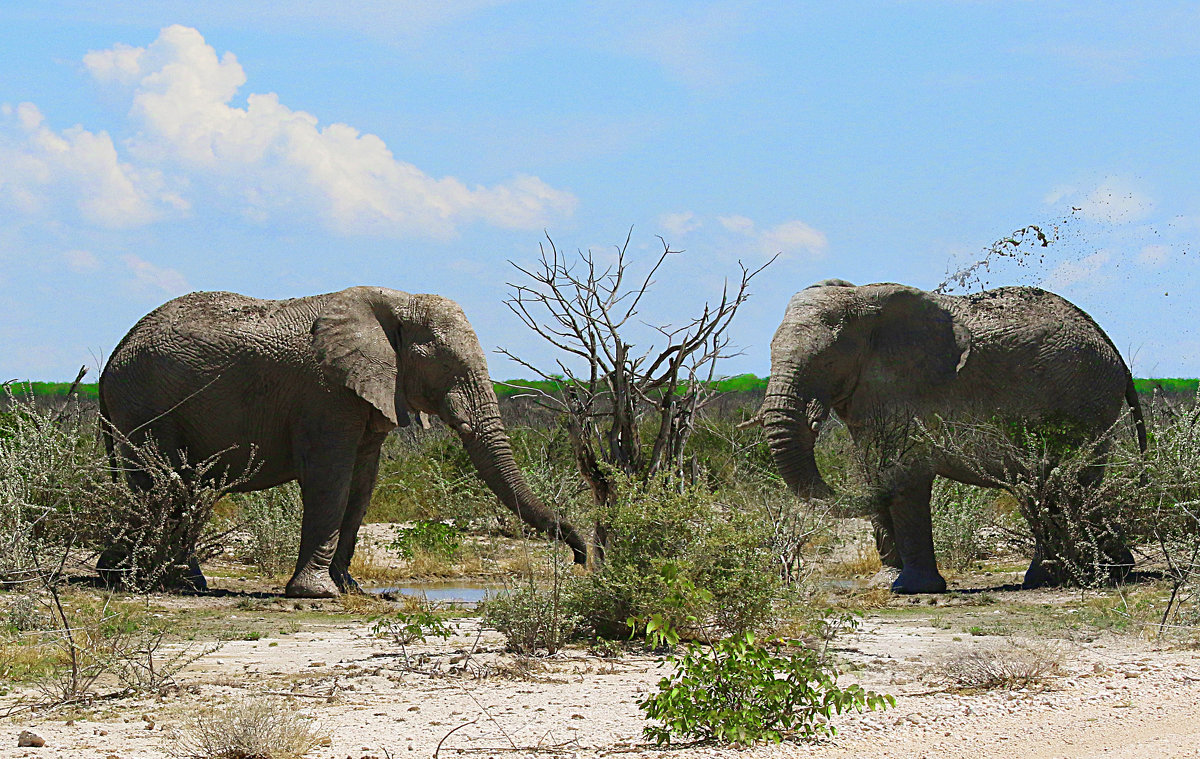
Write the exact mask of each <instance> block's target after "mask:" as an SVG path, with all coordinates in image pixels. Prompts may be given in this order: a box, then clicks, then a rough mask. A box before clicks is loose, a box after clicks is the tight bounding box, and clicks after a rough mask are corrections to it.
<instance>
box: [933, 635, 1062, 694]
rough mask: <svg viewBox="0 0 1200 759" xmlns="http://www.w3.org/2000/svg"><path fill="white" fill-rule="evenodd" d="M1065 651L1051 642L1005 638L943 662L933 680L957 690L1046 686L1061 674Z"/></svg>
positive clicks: (934, 673)
mask: <svg viewBox="0 0 1200 759" xmlns="http://www.w3.org/2000/svg"><path fill="white" fill-rule="evenodd" d="M1064 658H1065V657H1064V654H1063V650H1062V648H1061V646H1060V645H1059V644H1058V643H1056V642H1054V641H1046V640H1026V641H1022V642H1017V641H1014V640H1008V641H1005V642H1004V644H1003V645H1000V646H988V647H984V648H978V649H975V650H973V651H970V652H968V653H967V654H964V655H963V656H961V657H959V658H956V659H951V660H950V661H947V662H945V663H944V664H943V665H941V667H940V668H938V669H937V670H936V671H934V672H933V673H932V679H934V680H936V681H940V682H942V683H945V684H946V685H948V686H949V687H951V688H954V689H957V690H974V691H977V690H1017V689H1019V688H1036V687H1045V686H1047V685H1049V683H1050V682H1051V681H1052V680H1054V679H1055V678H1057V677H1059V676H1061V675H1062V674H1063V660H1064Z"/></svg>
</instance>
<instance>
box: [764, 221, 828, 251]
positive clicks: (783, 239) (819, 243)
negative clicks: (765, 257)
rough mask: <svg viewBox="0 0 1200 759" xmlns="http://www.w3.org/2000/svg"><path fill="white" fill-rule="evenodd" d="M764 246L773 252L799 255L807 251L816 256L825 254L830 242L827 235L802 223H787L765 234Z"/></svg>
mask: <svg viewBox="0 0 1200 759" xmlns="http://www.w3.org/2000/svg"><path fill="white" fill-rule="evenodd" d="M760 239H761V241H762V246H763V247H764V248H766V249H768V250H770V251H772V252H781V253H799V252H801V251H805V252H808V253H812V254H814V255H819V254H821V253H824V252H825V248H826V247H828V245H829V241H828V240H827V239H826V238H825V233H823V232H820V231H818V230H816V229H813V228H812V227H810V226H809V225H807V224H805V223H804V222H802V221H799V220H794V221H785V222H784V223H782V224H780V225H779V226H776V227H772V228H771V229H768V230H767V231H765V232H763V233H762V235H761V237H760Z"/></svg>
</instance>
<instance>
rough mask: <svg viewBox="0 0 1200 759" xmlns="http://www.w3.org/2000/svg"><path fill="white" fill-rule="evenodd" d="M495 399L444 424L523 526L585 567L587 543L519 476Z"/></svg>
mask: <svg viewBox="0 0 1200 759" xmlns="http://www.w3.org/2000/svg"><path fill="white" fill-rule="evenodd" d="M494 397H495V396H494V395H493V396H492V398H493V399H487V400H484V402H483V403H482V404H480V405H482V407H483V410H482V411H479V410H476V411H475V412H473V413H468V414H464V415H462V416H459V415H457V414H451V415H450V416H451V417H452V418H451V419H446V421H447V423H449V424H450V425H451V426H452V427H453V428H454V429H456V430H457V431H458V433H459V436H460V437H461V438H462V441H463V446H464V447H465V448H466V449H467V454H468V455H469V456H470V458H471V463H472V464H474V465H475V468H476V469H477V470H478V472H479V476H480V477H481V478H482V479H483V481H484V482H485V483H486V484H487V486H488V487H489V488H491V490H492V492H493V493H495V494H496V496H497V497H498V498H499V499H500V502H501V503H503V504H504V505H505V506H506V507H508V508H509V509H510V510H511V511H512V512H513V513H514V514H516V515H517V516H518V517H520V518H521V520H522V521H524V522H525V523H526V524H529V525H531V526H533V527H534V528H536V529H538V530H540V531H542V532H544V533H545V534H547V535H549V536H551V537H552V538H556V539H558V540H562V541H564V542H566V544H567V545H569V546H570V547H571V550H572V551H573V552H574V554H575V563H576V564H586V563H587V542H586V541H585V540H584V539H583V538H582V537H581V536H580V534H579V533H578V531H576V529H575V527H574V526H572V525H571V524H570V523H569V522H567V521H565V520H564V519H562V517H561V516H560V515H559V514H556V513H555V512H554V511H553V510H552V509H550V508H549V507H547V506H546V504H544V503H543V502H542V501H541V499H539V498H538V497H537V496H536V495H534V494H533V491H532V490H530V488H529V485H528V484H527V483H526V482H525V479H524V478H523V477H522V476H521V472H520V470H519V469H518V468H517V462H516V460H515V459H514V458H513V453H512V447H511V446H510V445H509V442H508V434H507V433H506V432H505V430H504V426H503V424H501V422H500V408H499V404H498V403H497V402H496V401H495V400H494ZM473 405H474V404H473ZM477 408H478V407H477ZM453 417H457V418H458V420H456V419H454V418H453ZM463 421H465V422H466V424H465V425H464V423H463Z"/></svg>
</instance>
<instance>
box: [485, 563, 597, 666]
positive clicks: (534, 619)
mask: <svg viewBox="0 0 1200 759" xmlns="http://www.w3.org/2000/svg"><path fill="white" fill-rule="evenodd" d="M569 606H570V605H569V603H568V598H567V596H566V595H565V594H564V593H563V588H562V587H561V584H558V583H555V584H552V585H551V586H550V587H543V586H542V585H540V584H538V583H536V582H534V581H532V578H531V581H530V582H529V583H528V584H522V585H521V586H520V587H514V588H510V589H508V590H506V591H504V592H502V593H499V594H497V595H495V596H493V597H491V598H489V599H488V600H487V601H486V602H485V603H484V606H483V616H484V620H485V621H486V622H487V623H488V624H489V625H491V626H492V627H494V628H496V629H497V630H499V631H500V632H501V633H502V634H503V635H504V637H505V639H506V640H507V645H508V649H509V650H510V651H513V652H514V653H518V654H533V653H536V652H537V651H539V650H544V651H545V652H546V653H548V654H555V653H557V652H558V650H559V649H561V648H562V647H563V646H564V645H565V644H566V643H567V641H568V640H570V639H571V636H573V635H574V634H575V631H576V630H577V629H578V628H579V626H580V623H581V622H582V619H581V618H580V616H579V615H578V614H577V613H575V612H574V611H573V610H572V609H571V608H569Z"/></svg>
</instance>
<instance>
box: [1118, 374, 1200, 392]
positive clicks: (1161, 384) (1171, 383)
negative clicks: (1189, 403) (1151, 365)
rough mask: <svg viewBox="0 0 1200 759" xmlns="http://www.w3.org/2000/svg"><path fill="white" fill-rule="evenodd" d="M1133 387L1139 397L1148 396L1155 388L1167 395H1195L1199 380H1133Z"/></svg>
mask: <svg viewBox="0 0 1200 759" xmlns="http://www.w3.org/2000/svg"><path fill="white" fill-rule="evenodd" d="M1133 385H1134V387H1136V388H1137V391H1138V393H1139V394H1141V395H1150V394H1151V393H1153V392H1154V389H1155V388H1162V392H1164V393H1166V394H1167V395H1195V394H1196V387H1197V386H1198V385H1200V379H1180V378H1166V377H1164V378H1162V379H1135V380H1134V381H1133Z"/></svg>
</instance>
